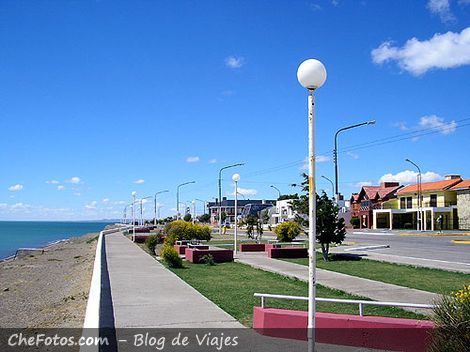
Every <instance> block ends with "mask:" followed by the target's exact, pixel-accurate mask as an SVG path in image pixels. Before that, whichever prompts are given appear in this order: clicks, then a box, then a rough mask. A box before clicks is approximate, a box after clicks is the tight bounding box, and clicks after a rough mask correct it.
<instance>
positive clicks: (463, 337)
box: [430, 285, 470, 352]
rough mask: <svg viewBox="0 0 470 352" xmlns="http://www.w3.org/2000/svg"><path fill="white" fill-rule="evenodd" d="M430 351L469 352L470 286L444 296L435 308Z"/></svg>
mask: <svg viewBox="0 0 470 352" xmlns="http://www.w3.org/2000/svg"><path fill="white" fill-rule="evenodd" d="M433 321H434V324H435V329H434V330H433V339H432V343H431V348H430V351H432V352H437V351H449V352H453V351H467V348H468V346H470V328H469V321H470V285H467V286H464V288H463V289H462V290H459V291H457V292H453V293H452V294H451V295H450V296H442V297H441V299H440V301H439V302H438V304H437V305H436V307H435V308H434V315H433Z"/></svg>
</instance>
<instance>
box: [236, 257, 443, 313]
mask: <svg viewBox="0 0 470 352" xmlns="http://www.w3.org/2000/svg"><path fill="white" fill-rule="evenodd" d="M236 261H237V262H239V263H243V264H247V265H250V266H252V267H255V268H258V269H262V270H265V271H270V272H274V273H277V274H281V275H284V276H288V277H293V278H297V279H299V280H302V281H308V268H307V267H306V266H305V265H300V264H295V263H290V262H286V261H283V260H278V259H271V258H268V257H267V255H266V253H264V252H261V253H259V252H258V253H256V252H255V253H238V254H237V259H236ZM317 283H318V284H320V285H322V286H325V287H329V288H333V289H337V290H341V291H345V292H348V293H351V294H355V295H358V296H362V297H367V298H370V299H372V300H375V301H388V302H406V303H418V304H420V303H421V304H433V302H434V300H435V299H437V298H438V297H439V295H437V294H435V293H430V292H426V291H420V290H416V289H412V288H407V287H402V286H397V285H392V284H387V283H383V282H378V281H373V280H369V279H363V278H359V277H356V276H350V275H345V274H341V273H337V272H334V271H329V270H323V269H317ZM269 293H275V292H269ZM403 309H406V310H410V311H413V312H417V313H421V314H430V313H431V311H430V310H429V309H414V308H403Z"/></svg>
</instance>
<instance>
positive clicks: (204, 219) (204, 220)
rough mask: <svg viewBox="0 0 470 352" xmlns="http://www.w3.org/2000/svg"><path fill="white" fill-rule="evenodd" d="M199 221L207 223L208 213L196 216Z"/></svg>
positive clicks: (209, 218)
mask: <svg viewBox="0 0 470 352" xmlns="http://www.w3.org/2000/svg"><path fill="white" fill-rule="evenodd" d="M198 220H199V222H202V223H205V224H206V223H208V222H210V221H211V216H210V215H209V214H202V215H200V216H199V218H198Z"/></svg>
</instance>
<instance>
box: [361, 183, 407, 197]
mask: <svg viewBox="0 0 470 352" xmlns="http://www.w3.org/2000/svg"><path fill="white" fill-rule="evenodd" d="M401 187H403V186H392V187H384V186H383V185H380V186H363V187H362V190H361V193H359V195H362V194H365V195H366V196H367V198H368V199H386V198H388V197H389V196H390V195H393V194H394V193H395V192H396V191H397V190H398V189H400V188H401Z"/></svg>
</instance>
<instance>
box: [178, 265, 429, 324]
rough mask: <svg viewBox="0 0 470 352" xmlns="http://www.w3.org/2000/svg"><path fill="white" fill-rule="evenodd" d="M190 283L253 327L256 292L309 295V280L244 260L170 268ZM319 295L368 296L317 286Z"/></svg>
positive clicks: (329, 308)
mask: <svg viewBox="0 0 470 352" xmlns="http://www.w3.org/2000/svg"><path fill="white" fill-rule="evenodd" d="M170 270H172V271H173V272H174V273H175V274H176V275H178V276H179V277H180V278H181V279H183V280H184V281H186V282H187V283H188V284H189V285H191V286H192V287H194V288H195V289H196V290H197V291H199V292H200V293H201V294H203V295H204V296H205V297H207V298H208V299H209V300H211V301H212V302H214V303H215V304H217V305H218V306H219V307H220V308H222V309H223V310H224V311H226V312H227V313H229V314H230V315H232V316H233V317H234V318H236V319H237V320H238V321H240V322H241V323H242V324H243V325H245V326H248V327H251V326H252V320H253V307H254V306H259V304H260V300H259V298H255V297H253V294H254V293H255V292H258V293H272V294H282V295H293V296H307V295H308V285H307V283H305V282H303V281H300V280H296V279H291V278H288V277H284V276H281V275H278V274H274V273H270V272H266V271H262V270H259V269H255V268H252V267H250V266H248V265H244V264H240V263H233V262H232V263H221V264H217V265H214V266H209V265H203V264H192V263H189V262H186V261H185V262H184V268H183V269H170ZM317 297H325V298H343V299H364V300H370V299H367V298H364V297H359V296H355V295H350V294H347V293H345V292H343V291H339V290H332V289H329V288H326V287H323V286H320V285H317ZM268 306H269V307H273V308H286V309H297V310H307V302H299V301H288V300H273V299H271V300H268ZM317 310H318V311H320V312H332V313H344V314H356V315H357V314H358V307H357V305H347V304H336V303H323V302H322V303H318V304H317ZM365 314H367V315H380V316H388V317H399V318H413V319H427V318H426V317H425V316H423V315H420V314H415V313H413V312H408V311H405V310H402V309H399V308H394V307H376V306H366V307H365Z"/></svg>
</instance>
